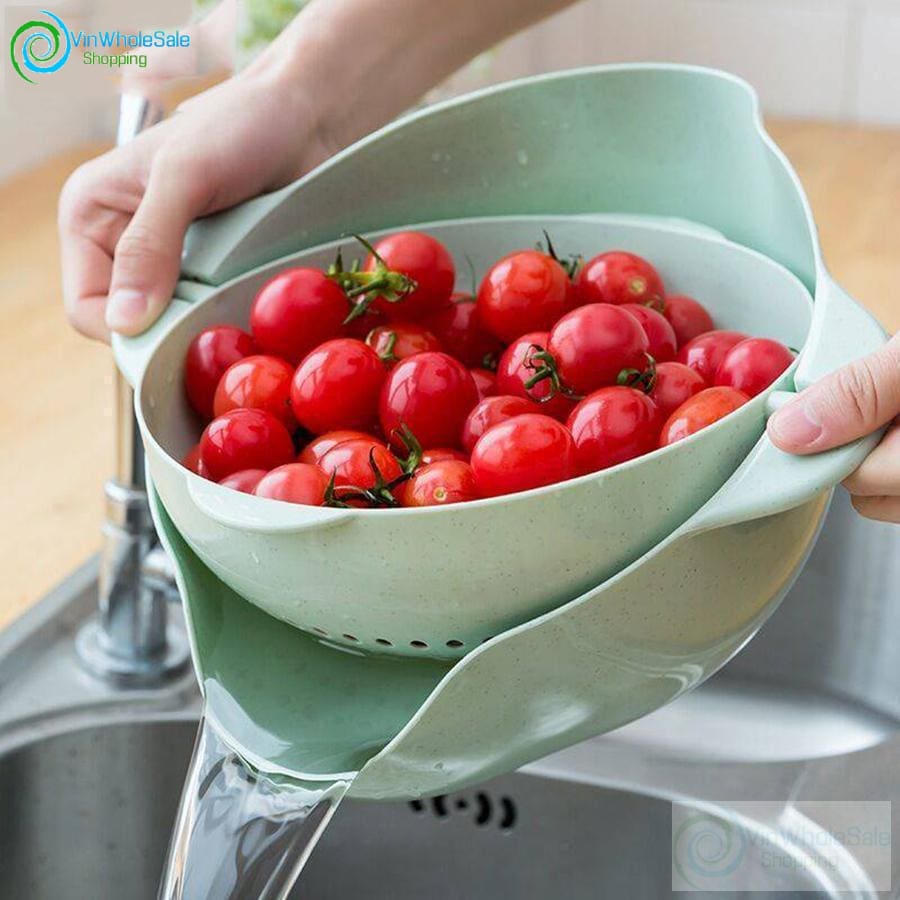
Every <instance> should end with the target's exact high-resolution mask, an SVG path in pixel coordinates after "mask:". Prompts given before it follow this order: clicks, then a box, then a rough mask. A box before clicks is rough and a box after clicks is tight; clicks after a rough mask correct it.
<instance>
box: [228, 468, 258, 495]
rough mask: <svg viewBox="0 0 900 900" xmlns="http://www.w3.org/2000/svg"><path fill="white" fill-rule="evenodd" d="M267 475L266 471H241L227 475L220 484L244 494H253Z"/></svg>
mask: <svg viewBox="0 0 900 900" xmlns="http://www.w3.org/2000/svg"><path fill="white" fill-rule="evenodd" d="M265 474H266V470H265V469H241V470H240V471H239V472H232V473H231V474H230V475H226V476H225V477H224V478H223V479H222V480H221V481H220V482H219V484H221V485H222V487H227V488H231V489H232V490H233V491H240V492H241V493H242V494H252V493H253V492H254V491H255V490H256V486H257V485H258V484H259V483H260V481H261V480H262V479H263V477H264V476H265Z"/></svg>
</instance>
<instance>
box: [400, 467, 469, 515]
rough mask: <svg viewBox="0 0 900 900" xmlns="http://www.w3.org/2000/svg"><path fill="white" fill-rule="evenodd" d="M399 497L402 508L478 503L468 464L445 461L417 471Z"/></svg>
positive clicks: (403, 487) (403, 486)
mask: <svg viewBox="0 0 900 900" xmlns="http://www.w3.org/2000/svg"><path fill="white" fill-rule="evenodd" d="M398 496H399V500H400V503H401V504H402V505H403V506H447V505H449V504H451V503H466V502H467V501H469V500H477V499H478V486H477V485H476V484H475V473H474V472H473V471H472V467H471V466H470V465H469V464H468V463H467V462H460V461H459V460H456V459H445V460H441V461H440V462H433V463H430V464H429V465H427V466H422V468H421V469H418V470H416V473H415V475H413V477H412V478H411V479H410V480H409V481H407V482H406V483H405V484H403V485H402V486H401V487H400V489H399V491H398Z"/></svg>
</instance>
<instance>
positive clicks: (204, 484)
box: [187, 476, 356, 534]
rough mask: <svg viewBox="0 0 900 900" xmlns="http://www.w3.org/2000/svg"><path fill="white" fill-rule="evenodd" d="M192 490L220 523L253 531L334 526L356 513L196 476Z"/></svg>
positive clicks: (208, 514)
mask: <svg viewBox="0 0 900 900" xmlns="http://www.w3.org/2000/svg"><path fill="white" fill-rule="evenodd" d="M187 489H188V494H189V496H190V498H191V500H192V501H193V503H194V505H195V506H196V507H197V509H198V510H199V511H200V512H201V513H203V515H205V516H206V517H207V518H209V519H211V520H212V521H214V522H215V523H216V524H218V525H223V526H225V527H226V528H232V529H235V530H238V531H241V532H245V533H252V534H284V533H286V532H297V531H308V530H311V529H314V528H334V527H335V526H336V525H341V524H347V523H349V522H350V520H351V519H353V518H355V517H356V513H355V512H354V511H353V510H351V509H332V508H331V507H325V506H300V505H298V504H296V503H273V502H272V501H271V500H264V499H262V498H260V497H253V496H251V495H250V494H242V493H240V492H239V491H233V490H231V489H230V488H226V487H222V486H221V485H219V484H216V483H215V482H213V481H207V480H206V479H205V478H198V477H197V476H192V477H190V478H189V479H188V481H187Z"/></svg>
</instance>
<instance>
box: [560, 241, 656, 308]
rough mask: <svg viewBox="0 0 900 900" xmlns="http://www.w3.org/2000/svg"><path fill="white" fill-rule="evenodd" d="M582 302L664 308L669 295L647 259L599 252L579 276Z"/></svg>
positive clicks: (577, 284)
mask: <svg viewBox="0 0 900 900" xmlns="http://www.w3.org/2000/svg"><path fill="white" fill-rule="evenodd" d="M575 290H576V293H577V296H578V301H579V302H580V303H641V304H643V305H645V306H654V307H656V308H657V309H662V304H663V298H664V297H665V295H666V291H665V288H664V287H663V282H662V278H660V277H659V272H657V271H656V269H654V268H653V266H651V265H650V263H648V262H647V260H646V259H643V258H642V257H640V256H638V255H637V254H635V253H626V252H625V251H624V250H611V251H609V252H608V253H600V254H598V255H597V256H595V257H594V258H593V259H591V260H589V261H588V262H587V263H586V264H585V265H584V267H583V268H582V270H581V271H580V272H579V273H578V278H577V280H576V282H575Z"/></svg>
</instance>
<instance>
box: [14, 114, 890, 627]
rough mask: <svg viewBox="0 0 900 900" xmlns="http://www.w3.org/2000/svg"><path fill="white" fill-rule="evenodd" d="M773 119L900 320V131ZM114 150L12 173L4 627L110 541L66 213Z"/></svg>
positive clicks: (866, 298)
mask: <svg viewBox="0 0 900 900" xmlns="http://www.w3.org/2000/svg"><path fill="white" fill-rule="evenodd" d="M770 127H771V131H772V133H773V134H774V136H775V138H776V140H777V141H778V142H779V143H780V144H781V146H782V147H783V148H784V150H785V151H786V152H787V154H788V156H789V157H790V158H791V160H792V161H793V163H794V165H795V166H796V168H797V170H798V171H799V173H800V176H801V178H802V179H803V182H804V184H805V185H806V189H807V191H808V192H809V195H810V197H811V200H812V205H813V209H814V211H815V215H816V220H817V222H818V224H819V228H820V231H821V235H822V243H823V246H824V249H825V257H826V259H827V261H828V263H829V265H830V267H831V269H832V271H833V272H834V274H835V275H836V277H837V278H838V280H839V281H840V282H841V283H842V284H843V285H844V286H845V287H846V288H847V289H848V290H849V291H850V293H851V294H853V296H855V297H857V298H858V299H859V300H860V301H862V302H863V303H865V304H867V305H868V306H869V308H870V309H872V310H873V312H875V314H876V315H877V316H879V318H880V319H881V320H882V322H883V323H884V324H885V326H886V327H887V328H888V329H890V330H891V331H896V330H897V329H900V287H898V285H900V131H891V130H876V129H865V128H853V127H847V126H837V125H828V124H820V123H812V122H811V123H806V122H773V123H770ZM100 149H101V148H100V147H99V146H98V145H94V146H86V147H81V148H78V149H76V150H73V151H71V152H69V153H67V154H65V155H63V156H60V157H58V158H56V159H54V160H53V161H51V162H49V163H47V164H45V165H42V166H40V167H39V168H38V169H36V170H34V171H32V172H29V173H26V174H24V175H21V176H19V177H17V178H15V179H13V180H11V181H9V182H7V183H5V184H2V185H0V361H2V362H0V371H2V373H3V385H2V390H0V413H2V414H0V485H2V490H0V522H2V526H0V535H2V537H0V572H2V573H3V578H2V585H3V587H2V593H0V626H2V625H3V624H4V623H5V622H6V621H8V620H10V619H11V618H13V617H14V616H16V615H18V614H20V613H21V612H23V611H24V610H25V609H26V608H27V607H28V606H29V605H30V604H31V603H34V602H35V601H36V600H38V599H39V598H40V597H41V596H42V595H43V594H44V593H45V592H46V591H47V590H48V589H49V588H51V587H52V586H53V585H54V584H56V583H57V582H58V581H59V580H60V579H62V578H63V577H65V575H66V574H67V573H68V572H70V571H71V570H72V569H73V568H74V567H75V566H77V565H78V564H79V563H81V562H82V561H84V559H85V558H86V557H87V556H88V555H89V554H91V553H93V552H94V551H96V550H97V549H98V547H99V545H100V524H101V517H102V508H103V504H102V494H101V485H102V483H103V481H104V480H105V479H106V478H107V477H108V476H109V475H110V473H111V472H112V466H113V420H112V414H113V379H112V360H111V357H110V354H109V350H108V348H106V347H105V346H102V345H99V344H94V343H91V342H90V341H87V340H84V339H82V338H80V337H79V336H77V335H76V334H75V333H74V332H73V331H71V330H70V329H69V327H68V326H67V325H66V322H65V319H64V317H63V313H62V305H61V302H60V289H59V282H60V274H59V263H58V253H57V239H56V226H55V215H56V197H57V194H58V193H59V189H60V187H61V186H62V184H63V182H64V181H65V179H66V176H67V175H68V173H69V172H71V171H72V170H73V169H74V168H75V167H76V166H77V165H78V164H79V163H80V162H82V161H83V160H85V159H88V158H90V157H91V156H93V155H95V154H96V153H97V152H99V150H100Z"/></svg>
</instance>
